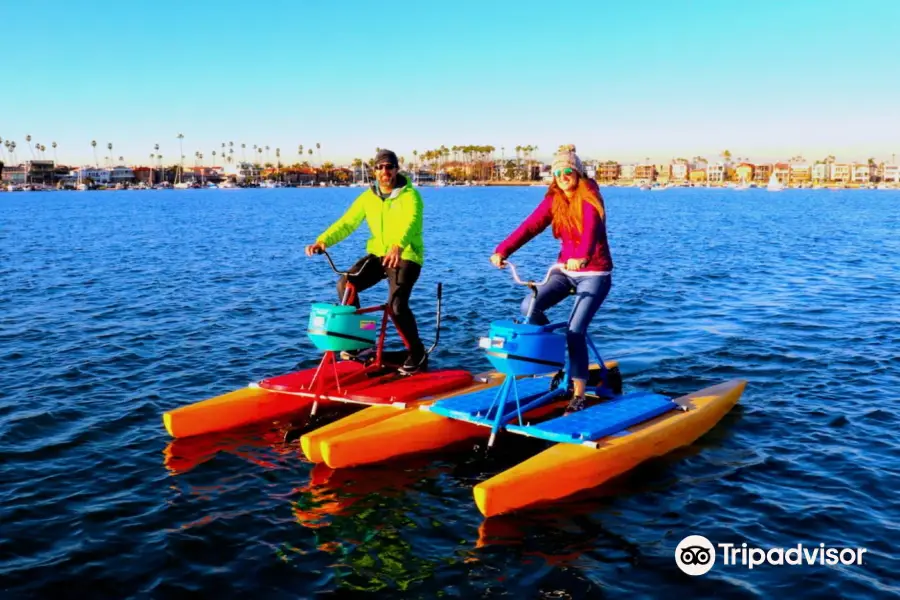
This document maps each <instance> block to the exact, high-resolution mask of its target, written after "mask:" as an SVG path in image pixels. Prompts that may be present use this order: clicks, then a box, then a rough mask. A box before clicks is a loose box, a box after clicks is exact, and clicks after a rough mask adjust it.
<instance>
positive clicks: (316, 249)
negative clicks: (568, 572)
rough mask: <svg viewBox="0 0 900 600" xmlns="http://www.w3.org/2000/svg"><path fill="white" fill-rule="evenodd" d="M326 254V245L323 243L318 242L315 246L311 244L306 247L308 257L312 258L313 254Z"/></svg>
mask: <svg viewBox="0 0 900 600" xmlns="http://www.w3.org/2000/svg"><path fill="white" fill-rule="evenodd" d="M323 252H325V244H323V243H322V242H316V243H315V244H310V245H309V246H307V247H306V255H307V256H312V255H313V254H322V253H323Z"/></svg>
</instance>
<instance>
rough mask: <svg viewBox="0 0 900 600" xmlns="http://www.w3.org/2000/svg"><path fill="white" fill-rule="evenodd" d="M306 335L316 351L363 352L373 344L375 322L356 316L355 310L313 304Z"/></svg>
mask: <svg viewBox="0 0 900 600" xmlns="http://www.w3.org/2000/svg"><path fill="white" fill-rule="evenodd" d="M306 333H307V334H308V335H309V339H310V340H312V343H313V344H315V346H316V348H318V349H319V350H326V351H327V350H332V351H335V352H340V351H341V350H362V349H364V348H371V347H372V346H374V345H375V339H376V338H377V337H378V319H377V318H376V317H374V316H373V315H372V313H369V314H364V315H359V314H356V307H354V306H341V305H338V304H322V303H316V304H313V305H312V310H311V311H310V313H309V326H308V327H307V330H306Z"/></svg>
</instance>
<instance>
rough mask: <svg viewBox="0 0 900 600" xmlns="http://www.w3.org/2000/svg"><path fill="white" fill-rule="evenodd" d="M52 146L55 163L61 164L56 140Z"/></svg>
mask: <svg viewBox="0 0 900 600" xmlns="http://www.w3.org/2000/svg"><path fill="white" fill-rule="evenodd" d="M50 147H51V148H53V163H54V164H59V158H58V157H57V156H56V142H53V143H51V144H50Z"/></svg>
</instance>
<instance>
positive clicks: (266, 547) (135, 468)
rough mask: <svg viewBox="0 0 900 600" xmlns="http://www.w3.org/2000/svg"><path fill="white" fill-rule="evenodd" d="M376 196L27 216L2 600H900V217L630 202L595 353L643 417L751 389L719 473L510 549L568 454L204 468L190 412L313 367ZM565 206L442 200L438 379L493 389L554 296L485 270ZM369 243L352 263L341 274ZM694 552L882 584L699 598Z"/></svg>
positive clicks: (258, 458) (245, 194)
mask: <svg viewBox="0 0 900 600" xmlns="http://www.w3.org/2000/svg"><path fill="white" fill-rule="evenodd" d="M353 193H354V192H353V190H348V189H321V190H318V189H317V190H312V189H307V190H239V191H229V192H212V191H187V192H145V193H141V194H139V193H136V192H102V193H101V192H96V193H93V192H88V193H82V194H40V195H37V196H34V195H26V194H3V195H2V197H0V200H2V201H0V222H3V224H4V225H3V227H2V228H0V367H2V368H0V389H2V390H3V394H2V395H0V478H2V480H3V482H4V485H3V486H0V523H2V524H3V527H2V529H0V578H2V581H3V585H2V589H3V592H4V594H13V595H21V596H22V597H34V596H47V597H50V596H70V595H71V593H72V591H71V584H72V582H78V584H79V589H90V590H91V593H92V594H93V595H97V596H115V597H122V596H123V595H126V596H137V597H169V596H171V595H173V594H195V595H196V594H199V593H202V594H204V595H213V594H215V595H222V596H229V597H230V596H240V597H246V596H259V595H264V596H266V597H297V596H302V597H305V596H311V595H313V594H317V595H324V596H328V595H333V596H335V597H347V596H348V595H349V596H352V595H354V594H365V593H377V594H378V595H379V596H383V597H392V596H396V597H404V598H407V597H411V598H418V597H422V598H430V597H434V596H436V595H444V596H451V597H469V596H473V597H492V596H499V595H513V596H517V597H537V598H582V597H600V596H626V595H630V596H633V595H640V596H659V595H664V594H673V593H675V594H677V593H679V592H682V591H683V592H684V593H687V594H690V595H692V596H694V595H701V596H709V597H723V596H728V597H737V598H743V597H746V598H759V597H770V596H775V595H777V596H783V597H800V596H823V597H837V596H840V597H847V598H856V597H858V598H869V597H874V596H889V595H898V593H900V590H898V588H897V585H896V581H897V580H896V576H895V575H894V571H895V569H893V568H892V565H893V564H894V563H895V562H896V559H897V545H896V539H897V537H898V535H900V516H898V512H897V506H896V496H897V492H898V491H900V490H898V486H897V481H898V480H900V463H898V460H897V457H898V456H900V433H898V431H900V428H898V424H900V417H898V415H897V413H896V411H895V410H894V404H895V402H894V401H895V400H896V398H897V392H896V390H897V381H898V380H897V373H898V372H900V371H898V369H900V351H898V350H900V343H898V337H897V329H898V326H900V300H898V298H897V294H896V290H897V289H900V267H898V263H897V261H896V257H897V255H898V253H900V236H898V235H897V233H898V230H900V216H898V212H897V210H896V201H897V197H896V194H891V193H884V192H880V191H879V192H868V191H856V190H847V191H842V192H837V193H833V192H814V191H788V192H784V193H783V194H766V193H765V192H763V191H750V192H745V193H743V194H740V195H737V194H734V193H733V192H729V191H727V190H721V191H718V190H701V189H691V190H677V191H671V192H666V193H664V194H642V193H640V192H638V191H635V190H630V189H608V190H606V191H605V192H604V194H605V196H606V201H607V206H608V211H609V215H610V229H609V234H610V240H611V243H612V249H613V258H614V260H615V263H616V270H615V273H614V276H613V288H612V291H611V293H610V296H609V298H608V300H607V302H606V303H605V305H604V306H603V307H602V309H601V310H600V312H599V313H598V316H597V319H596V320H595V322H594V323H593V325H592V334H593V335H594V336H595V339H596V341H597V343H598V346H599V347H600V348H601V350H602V351H603V353H604V354H605V356H607V357H610V358H616V359H618V360H619V361H620V364H621V367H622V371H623V373H624V374H625V377H626V386H627V387H628V389H655V390H658V391H661V392H664V393H668V394H682V393H686V392H689V391H692V390H695V389H697V388H699V387H702V386H705V385H708V384H711V383H715V382H718V381H721V380H723V379H729V378H735V377H740V378H744V379H747V380H748V382H749V385H748V387H747V390H746V392H745V394H744V396H743V398H742V401H741V404H739V405H738V406H737V407H736V408H735V409H734V410H733V411H732V412H731V413H730V414H729V415H727V416H726V417H725V418H724V419H723V421H722V422H721V423H720V424H719V425H718V426H717V427H716V428H715V429H714V430H713V431H711V432H710V433H709V434H707V435H706V436H704V437H703V438H701V439H700V440H698V441H697V442H696V443H695V444H693V445H692V446H690V447H689V448H685V449H681V450H678V451H676V452H674V453H672V454H670V455H668V456H666V457H662V458H659V459H656V460H653V461H650V462H648V463H646V464H644V465H641V466H640V467H638V468H637V469H635V470H633V471H632V472H630V473H629V474H627V475H625V476H623V477H621V478H619V479H617V480H615V481H613V482H610V483H609V484H607V485H605V486H601V487H599V488H597V489H594V490H590V491H588V492H585V493H584V494H581V495H579V496H578V497H576V498H572V499H570V500H568V501H566V502H564V503H560V504H558V505H555V506H554V507H551V508H549V509H538V510H533V511H528V512H524V513H522V514H520V515H513V516H507V517H503V518H500V519H491V520H489V521H484V520H482V519H481V518H480V516H479V514H478V512H477V510H476V509H475V507H474V505H473V503H472V496H471V487H472V485H473V484H474V483H476V482H478V481H481V480H484V479H485V478H487V477H489V476H490V475H491V474H493V473H495V472H497V470H499V469H502V468H504V467H505V466H508V465H511V464H514V463H515V462H518V461H521V460H522V459H524V458H525V457H527V456H530V455H532V454H534V453H535V452H537V451H539V450H540V448H541V447H543V446H541V445H540V444H538V445H534V444H533V443H531V441H529V442H528V443H524V442H523V443H522V445H519V444H518V443H516V444H513V443H510V444H509V446H508V447H507V448H505V449H504V451H503V453H501V454H500V455H499V456H498V457H496V462H492V463H489V464H483V463H480V462H478V461H475V460H473V457H472V455H471V452H470V449H469V448H458V449H456V450H455V451H452V452H446V453H442V454H440V455H433V456H423V457H413V458H409V459H404V460H402V461H396V462H395V463H391V464H390V465H385V466H378V467H372V468H367V469H357V470H349V471H347V472H340V471H339V472H334V471H330V470H329V469H327V468H323V467H322V466H321V465H319V466H315V467H313V465H310V464H309V463H307V462H306V461H305V460H304V459H303V457H302V456H301V455H300V454H299V453H298V450H297V448H296V447H294V446H290V445H285V444H284V443H283V442H281V438H282V432H283V429H284V428H285V427H287V426H288V424H287V421H288V420H285V422H280V423H262V424H258V425H255V426H251V427H247V428H244V429H241V430H239V431H234V432H229V433H227V434H222V435H219V436H209V437H207V438H200V439H195V440H179V441H178V442H175V443H169V440H168V439H167V438H166V436H165V432H164V431H163V429H162V426H161V423H160V420H159V415H160V413H161V412H163V411H165V410H167V409H170V408H173V407H176V406H180V405H183V404H185V403H188V402H192V401H195V400H199V399H202V398H206V397H210V396H212V395H216V394H219V393H222V392H225V391H228V390H231V389H235V388H238V387H241V386H243V385H246V384H247V382H249V381H251V380H258V379H260V378H262V377H265V376H269V375H273V374H277V373H281V372H285V371H288V370H292V369H294V368H295V367H296V366H299V367H301V368H302V367H308V366H311V365H313V364H315V360H316V354H315V352H313V350H312V349H311V347H310V345H309V344H308V343H307V341H306V339H305V326H306V316H307V309H308V306H309V303H310V302H312V301H316V300H323V299H325V300H328V299H330V298H332V297H333V295H334V291H333V290H334V287H333V286H334V278H333V276H332V273H331V271H330V270H329V269H328V267H327V265H326V264H325V263H324V261H320V260H310V259H307V258H306V257H304V256H303V255H302V246H303V245H304V244H305V243H308V242H309V241H310V240H312V239H313V238H314V236H315V235H316V234H318V233H319V232H320V231H321V230H323V229H324V228H325V227H326V226H327V225H328V224H329V223H330V222H331V221H333V220H334V219H335V218H336V217H337V216H338V215H339V214H340V212H341V211H342V210H343V209H344V208H345V207H346V206H347V205H348V203H349V201H350V200H351V199H352V197H353ZM540 193H541V190H540V189H539V188H509V189H490V188H488V189H480V188H471V189H451V188H445V189H428V190H425V199H426V203H427V209H426V210H427V216H426V228H427V231H426V236H427V242H426V244H427V248H426V252H427V259H426V260H427V267H426V269H425V270H424V271H423V274H422V277H421V282H420V284H419V285H418V287H417V289H416V293H415V294H414V296H413V299H412V304H413V307H414V310H415V311H416V314H417V315H418V316H419V323H420V327H421V329H422V331H423V336H424V337H426V338H428V337H430V336H431V335H433V333H434V317H433V311H434V290H435V286H436V284H437V282H438V281H441V282H443V284H444V315H443V323H442V326H443V329H442V334H441V340H442V341H441V345H440V347H439V348H438V350H437V352H436V353H435V356H434V359H435V364H436V365H437V366H451V365H452V366H461V367H464V368H468V369H471V370H474V371H482V370H485V369H486V368H487V365H486V363H485V361H484V360H483V358H482V357H481V356H480V355H479V353H478V351H477V347H476V340H477V338H478V336H479V335H481V334H482V333H483V332H484V328H485V327H486V325H487V323H488V322H489V321H490V320H491V319H493V318H498V317H503V316H510V315H513V314H515V312H516V311H517V310H518V305H519V303H520V301H521V299H522V297H523V296H524V294H523V293H522V292H521V291H520V289H518V288H515V287H514V286H512V285H510V284H509V281H508V279H507V274H506V273H502V272H497V271H495V270H493V269H491V268H490V266H489V265H488V263H487V257H488V256H489V255H490V253H491V251H492V249H493V247H494V246H495V245H496V243H497V242H498V241H499V240H500V239H502V237H503V236H504V235H505V234H506V233H507V232H508V231H510V230H511V229H512V228H513V227H515V226H516V225H517V224H518V222H519V221H520V219H522V218H523V217H524V216H525V215H526V214H527V213H528V212H529V211H530V210H531V208H532V207H533V206H534V204H535V203H536V202H537V201H538V199H539V198H540ZM738 196H740V197H738ZM199 224H202V226H198V225H199ZM365 237H366V236H365V234H364V232H357V233H355V234H354V235H353V236H351V237H350V238H349V239H348V240H347V241H346V242H344V243H342V244H341V245H339V246H337V247H335V248H334V249H333V255H334V258H335V260H336V261H337V263H338V264H339V265H349V264H351V263H352V261H354V260H355V259H356V258H357V257H358V255H359V254H360V253H361V248H362V246H363V244H364V241H365ZM555 252H556V244H555V242H554V240H553V239H552V238H551V237H550V236H549V235H543V236H541V237H539V238H537V239H535V240H534V242H532V243H531V244H530V245H528V246H526V247H525V248H523V249H522V250H521V251H520V252H519V253H518V254H517V255H516V259H515V261H516V263H517V264H518V265H520V266H521V268H522V270H523V271H524V273H525V274H526V275H528V276H534V277H536V276H539V275H541V274H542V273H543V271H544V269H546V266H547V264H548V262H549V260H550V258H551V257H554V256H555ZM383 293H384V289H383V287H380V288H377V289H376V290H373V291H371V292H368V293H367V294H366V295H364V298H365V299H367V300H376V299H379V298H380V297H381V294H383ZM566 314H567V308H566V307H559V308H557V309H554V311H552V312H551V316H552V317H560V318H562V317H564V316H565V315H566ZM561 468H564V467H561ZM689 534H702V535H705V536H706V537H708V538H709V539H711V540H714V541H731V542H735V543H737V544H740V543H741V542H746V543H748V544H749V545H756V546H760V547H773V546H792V545H796V544H797V543H805V544H809V545H811V546H817V545H818V544H819V543H825V544H828V545H832V546H863V547H866V548H867V549H868V554H867V555H866V561H865V564H864V565H862V566H840V567H819V566H803V567H782V568H778V567H765V568H758V569H754V570H753V571H749V570H747V569H742V568H731V569H718V568H717V569H713V571H711V572H710V573H709V574H707V575H706V576H705V577H701V578H690V577H688V576H686V575H683V574H682V573H681V572H680V571H678V569H677V568H676V566H675V564H674V560H673V552H674V549H675V546H676V545H677V544H678V542H679V541H680V540H681V539H682V538H683V537H685V536H686V535H689Z"/></svg>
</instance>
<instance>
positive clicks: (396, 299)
mask: <svg viewBox="0 0 900 600" xmlns="http://www.w3.org/2000/svg"><path fill="white" fill-rule="evenodd" d="M381 260H382V258H381V257H380V256H375V255H374V254H368V255H366V256H364V257H362V258H361V259H359V260H358V261H356V264H355V265H353V266H352V267H351V268H350V269H348V271H350V272H351V273H356V275H352V276H350V278H349V280H350V283H352V284H353V287H355V288H356V291H357V297H356V298H354V299H353V304H354V305H355V306H356V307H357V308H359V297H358V293H359V292H362V291H363V290H367V289H369V288H370V287H372V286H373V285H375V284H376V283H378V282H379V281H381V280H382V279H384V278H385V277H386V278H387V280H388V303H390V305H391V311H392V312H393V313H394V322H395V323H396V325H397V331H399V332H400V337H402V338H403V342H404V344H405V345H406V348H407V349H408V350H409V351H410V353H411V354H412V355H413V356H416V357H419V356H421V355H422V354H424V352H425V346H424V345H423V344H422V340H421V339H420V338H419V328H418V326H417V325H416V317H415V316H414V315H413V313H412V310H410V308H409V296H410V294H412V289H413V286H414V285H415V284H416V281H417V280H418V279H419V273H421V272H422V266H421V265H419V264H418V263H414V262H412V261H408V260H401V261H400V266H399V267H397V268H395V269H388V268H386V267H385V266H384V265H382V264H381ZM346 285H347V277H341V278H340V279H339V280H338V284H337V290H338V298H339V299H342V298H343V297H344V289H345V288H346Z"/></svg>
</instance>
